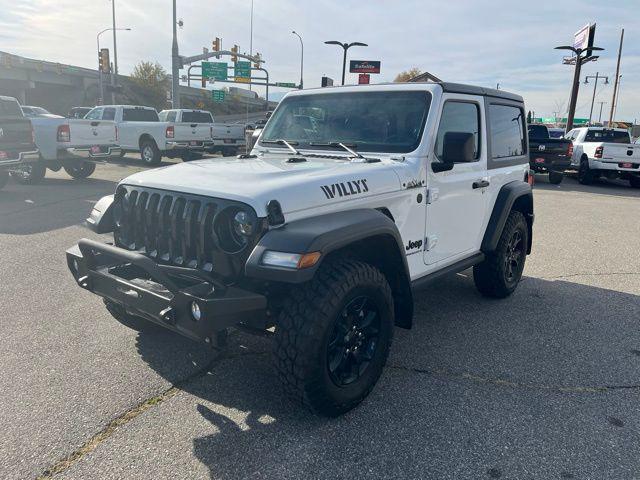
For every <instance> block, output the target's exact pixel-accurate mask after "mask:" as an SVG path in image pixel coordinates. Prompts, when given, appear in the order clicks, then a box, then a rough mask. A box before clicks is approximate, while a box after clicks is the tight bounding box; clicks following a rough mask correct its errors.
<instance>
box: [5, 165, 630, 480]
mask: <svg viewBox="0 0 640 480" xmlns="http://www.w3.org/2000/svg"><path fill="white" fill-rule="evenodd" d="M142 168H143V167H141V166H140V164H139V162H138V161H136V160H135V159H133V158H131V159H128V160H125V161H124V162H123V163H122V164H121V165H104V166H99V167H98V169H97V170H96V173H95V174H94V176H93V177H92V178H90V179H87V180H84V181H73V180H71V179H70V178H69V177H68V176H67V175H66V174H65V173H64V172H60V173H51V172H48V174H47V178H46V179H45V181H44V182H43V184H42V185H39V186H22V185H17V184H15V183H10V184H9V185H8V186H7V187H5V189H4V190H2V191H0V278H1V281H0V308H1V310H0V311H1V312H2V319H3V320H2V322H0V349H1V350H2V369H1V370H0V382H1V383H2V386H3V392H2V405H1V406H0V423H1V425H2V427H3V434H2V435H1V436H0V453H1V455H0V478H3V479H13V478H16V479H28V478H32V479H33V478H38V477H44V478H49V477H51V476H53V477H55V478H61V479H62V478H64V479H89V478H104V479H109V478H113V479H121V478H141V479H142V478H144V479H146V478H215V479H236V478H350V479H357V478H438V479H446V478H456V479H458V478H474V479H475V478H480V479H482V478H505V479H506V478H509V479H522V478H527V479H529V478H536V479H538V478H540V479H554V478H557V479H573V478H575V479H604V478H606V479H618V478H619V479H631V478H640V457H639V456H638V452H639V451H640V320H639V319H640V255H639V254H638V252H639V251H640V222H639V221H638V220H639V215H640V191H639V190H633V189H631V188H629V187H628V186H627V184H626V183H625V184H623V183H622V182H619V183H615V182H601V183H599V184H597V185H593V186H590V187H583V186H581V185H579V184H578V183H577V182H576V181H575V180H574V179H571V178H568V179H565V181H564V182H563V183H562V184H561V185H559V186H554V185H550V184H548V183H546V181H545V180H541V181H539V182H538V184H537V185H536V187H535V208H536V224H535V230H534V246H533V254H532V255H531V256H530V257H529V258H528V261H527V266H526V269H525V279H524V281H523V282H522V284H521V285H520V287H519V289H518V290H517V291H516V293H515V294H514V295H513V296H512V297H511V298H509V299H506V300H502V301H495V300H488V299H485V298H483V297H481V296H480V295H479V294H478V293H477V292H476V290H475V288H474V287H473V281H472V279H471V278H470V276H469V272H465V273H463V274H459V275H455V276H452V277H449V278H446V279H443V280H441V281H440V282H439V283H437V284H435V285H433V286H432V287H431V288H430V289H429V290H425V291H424V292H421V294H420V295H419V299H418V300H417V306H416V307H417V313H416V318H415V320H414V325H415V326H414V328H413V330H411V331H404V330H398V329H397V330H396V336H395V340H394V344H393V346H392V354H391V357H390V360H389V363H388V366H387V368H386V370H385V372H384V374H383V376H382V378H381V380H380V382H379V383H378V385H377V387H376V388H375V390H374V391H373V393H372V394H371V395H370V396H369V398H368V399H367V400H366V401H365V402H364V403H363V404H362V405H361V406H360V407H359V408H357V409H355V410H354V411H352V412H350V413H349V414H347V415H345V416H344V417H342V418H338V419H333V420H327V419H323V418H318V417H314V416H311V415H310V414H308V413H306V412H305V411H302V410H300V409H299V408H297V407H295V406H292V405H291V404H289V403H288V402H287V401H285V400H284V399H283V397H282V396H281V394H280V392H279V389H278V388H276V387H277V379H276V378H275V375H274V373H273V371H272V370H271V368H270V364H269V355H268V352H269V344H268V343H267V341H266V340H264V339H261V338H256V337H250V336H246V335H244V334H239V333H236V334H234V335H232V337H231V340H230V346H229V349H228V351H227V352H226V353H224V354H216V353H215V352H214V351H212V350H210V349H208V348H206V347H205V346H201V345H197V344H194V343H192V342H190V341H189V340H185V339H182V338H180V337H177V336H174V335H172V334H168V333H158V334H138V333H136V332H134V331H132V330H129V329H127V328H125V327H123V326H121V325H119V324H118V323H117V322H116V321H115V320H113V319H112V318H111V317H110V315H109V314H108V313H107V312H106V310H105V309H104V308H103V305H102V302H101V301H100V300H99V299H98V298H97V297H95V296H93V295H91V294H89V293H87V292H85V291H83V290H81V289H79V288H77V286H76V285H75V282H74V281H73V279H72V278H71V275H70V274H68V272H67V267H66V263H65V258H64V251H65V249H66V248H68V247H69V246H71V245H72V244H73V243H74V242H75V241H76V240H77V239H78V238H80V237H83V236H88V237H92V238H99V236H97V235H94V234H92V233H91V232H89V231H88V230H87V229H86V228H84V227H83V226H82V222H83V220H84V218H85V217H86V216H87V214H88V212H89V210H90V209H91V206H92V204H93V202H95V201H96V200H98V199H99V198H100V197H101V196H103V195H106V194H109V193H112V192H113V190H114V188H115V184H116V182H117V181H118V180H119V179H121V178H123V177H125V176H127V175H129V174H131V173H133V172H134V171H136V170H137V169H142Z"/></svg>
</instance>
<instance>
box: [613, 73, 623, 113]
mask: <svg viewBox="0 0 640 480" xmlns="http://www.w3.org/2000/svg"><path fill="white" fill-rule="evenodd" d="M621 83H622V75H620V76H619V77H618V92H617V93H616V109H615V110H614V111H613V119H614V120H615V118H616V115H617V113H618V101H619V99H620V90H622V85H621Z"/></svg>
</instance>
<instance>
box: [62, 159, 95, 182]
mask: <svg viewBox="0 0 640 480" xmlns="http://www.w3.org/2000/svg"><path fill="white" fill-rule="evenodd" d="M63 168H64V171H65V172H67V173H68V174H69V176H71V177H72V178H75V179H82V178H88V177H90V176H91V174H93V172H95V170H96V164H95V163H91V162H79V163H77V164H69V165H64V166H63Z"/></svg>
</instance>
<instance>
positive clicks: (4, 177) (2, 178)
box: [0, 170, 9, 189]
mask: <svg viewBox="0 0 640 480" xmlns="http://www.w3.org/2000/svg"><path fill="white" fill-rule="evenodd" d="M8 181H9V172H7V171H6V170H0V189H2V188H4V186H5V185H6V184H7V182H8Z"/></svg>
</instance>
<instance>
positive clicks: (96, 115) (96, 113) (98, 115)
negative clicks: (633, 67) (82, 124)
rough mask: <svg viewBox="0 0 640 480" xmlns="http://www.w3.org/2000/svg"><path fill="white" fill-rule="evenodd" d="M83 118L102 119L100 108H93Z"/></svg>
mask: <svg viewBox="0 0 640 480" xmlns="http://www.w3.org/2000/svg"><path fill="white" fill-rule="evenodd" d="M84 118H85V120H102V108H94V109H93V110H91V111H90V112H89V113H87V115H86V116H85V117H84Z"/></svg>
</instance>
